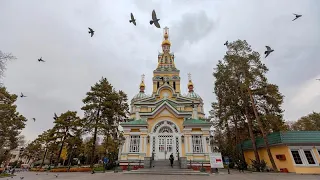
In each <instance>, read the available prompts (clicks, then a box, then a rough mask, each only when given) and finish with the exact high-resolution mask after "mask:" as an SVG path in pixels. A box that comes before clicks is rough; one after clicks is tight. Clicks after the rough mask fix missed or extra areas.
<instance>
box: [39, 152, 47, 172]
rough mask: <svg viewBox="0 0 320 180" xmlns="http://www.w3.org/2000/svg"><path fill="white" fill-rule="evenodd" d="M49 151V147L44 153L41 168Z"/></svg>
mask: <svg viewBox="0 0 320 180" xmlns="http://www.w3.org/2000/svg"><path fill="white" fill-rule="evenodd" d="M47 152H48V149H47V148H46V150H45V151H44V155H43V159H42V162H41V165H40V168H42V166H43V163H44V159H45V158H46V156H47Z"/></svg>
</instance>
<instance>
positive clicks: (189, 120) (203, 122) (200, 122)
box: [183, 119, 211, 125]
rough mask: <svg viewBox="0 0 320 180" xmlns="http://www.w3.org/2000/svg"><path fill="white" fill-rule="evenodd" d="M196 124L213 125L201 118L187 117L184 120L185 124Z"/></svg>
mask: <svg viewBox="0 0 320 180" xmlns="http://www.w3.org/2000/svg"><path fill="white" fill-rule="evenodd" d="M194 124H199V125H211V123H210V122H207V121H204V120H201V119H185V120H184V122H183V125H194Z"/></svg>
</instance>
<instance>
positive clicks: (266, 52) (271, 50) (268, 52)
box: [264, 46, 274, 57]
mask: <svg viewBox="0 0 320 180" xmlns="http://www.w3.org/2000/svg"><path fill="white" fill-rule="evenodd" d="M266 48H267V50H266V51H265V52H264V54H265V55H266V57H268V56H269V54H270V53H272V52H273V51H274V50H273V49H271V48H270V47H269V46H266Z"/></svg>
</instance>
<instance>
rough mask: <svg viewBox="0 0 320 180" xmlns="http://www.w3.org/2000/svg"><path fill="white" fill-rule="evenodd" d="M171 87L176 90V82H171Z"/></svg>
mask: <svg viewBox="0 0 320 180" xmlns="http://www.w3.org/2000/svg"><path fill="white" fill-rule="evenodd" d="M173 89H174V90H176V82H173Z"/></svg>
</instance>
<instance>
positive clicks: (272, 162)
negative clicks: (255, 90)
mask: <svg viewBox="0 0 320 180" xmlns="http://www.w3.org/2000/svg"><path fill="white" fill-rule="evenodd" d="M248 93H249V96H250V100H251V105H252V108H253V112H254V115H255V116H256V119H257V121H258V125H259V128H260V131H261V133H262V136H263V140H264V144H265V146H266V149H267V153H268V156H269V159H270V162H271V165H272V168H273V170H274V171H276V172H277V171H278V168H277V166H276V163H275V162H274V159H273V157H272V153H271V150H270V146H269V141H268V137H267V133H266V132H265V130H264V127H263V123H262V121H261V119H260V117H259V115H258V112H257V109H256V105H255V103H254V99H253V97H252V94H251V89H250V88H248Z"/></svg>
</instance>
